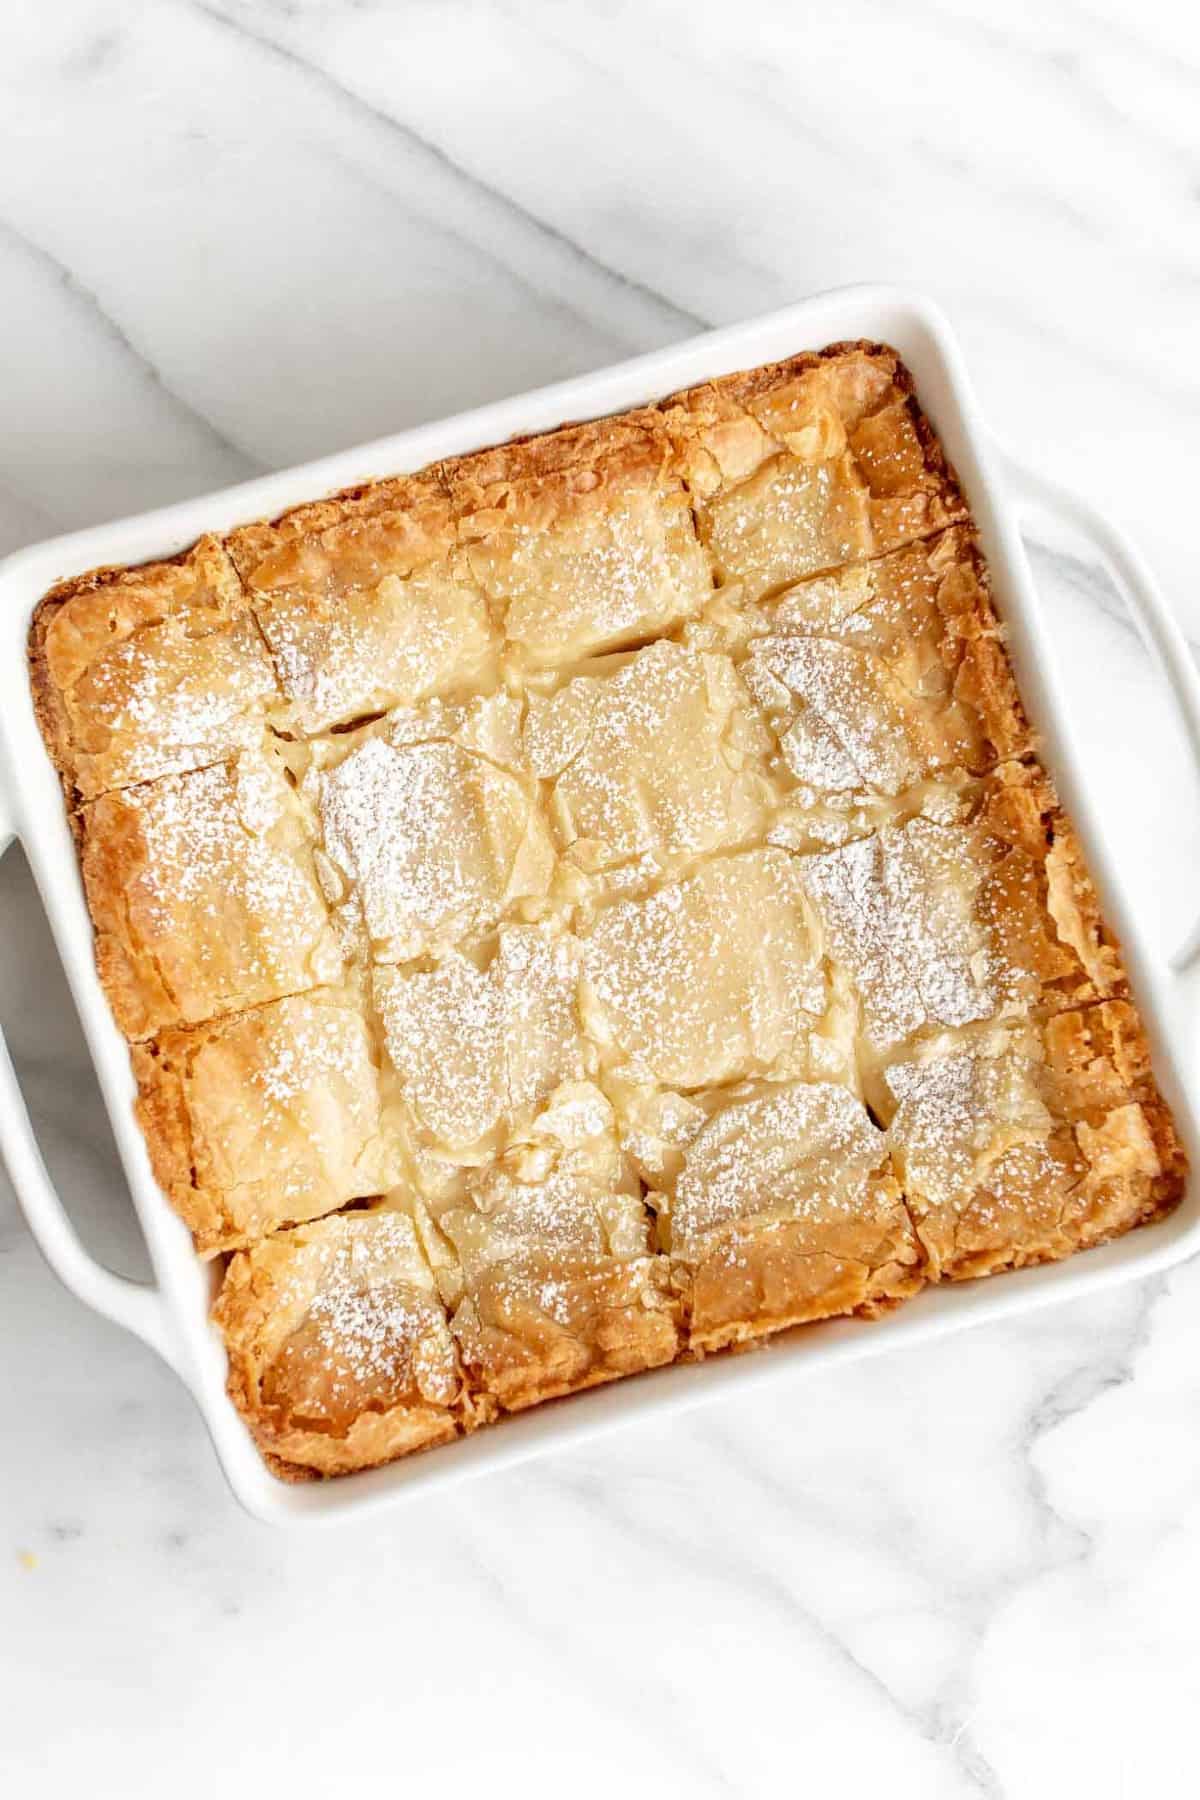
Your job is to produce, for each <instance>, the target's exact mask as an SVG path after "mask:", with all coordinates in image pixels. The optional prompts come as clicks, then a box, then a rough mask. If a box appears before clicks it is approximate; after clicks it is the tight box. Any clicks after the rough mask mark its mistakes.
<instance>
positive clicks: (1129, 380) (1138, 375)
mask: <svg viewBox="0 0 1200 1800" xmlns="http://www.w3.org/2000/svg"><path fill="white" fill-rule="evenodd" d="M974 309H975V313H976V316H977V317H978V318H979V319H981V320H987V319H994V320H997V321H999V323H1000V324H1001V325H1003V326H1005V327H1007V328H1008V329H1009V330H1016V331H1021V332H1024V333H1025V334H1026V335H1027V336H1029V337H1031V338H1033V337H1036V338H1038V339H1040V341H1041V343H1042V344H1043V346H1045V345H1047V344H1049V345H1052V346H1053V347H1054V348H1055V349H1056V350H1057V351H1059V352H1060V353H1061V354H1062V355H1063V356H1067V357H1070V359H1071V360H1072V361H1073V362H1076V363H1078V364H1081V365H1082V366H1083V367H1084V368H1086V369H1091V370H1092V371H1093V372H1094V373H1095V374H1097V375H1102V376H1103V377H1104V380H1105V381H1106V382H1111V383H1120V384H1121V386H1122V387H1132V388H1133V389H1134V390H1135V391H1136V393H1137V394H1138V396H1139V398H1142V399H1144V398H1145V396H1146V395H1147V394H1153V396H1154V398H1155V399H1156V400H1158V401H1161V403H1162V404H1163V406H1164V407H1169V408H1170V409H1171V413H1172V414H1173V415H1174V414H1178V413H1181V412H1182V413H1186V414H1187V415H1188V416H1189V417H1191V416H1194V415H1195V414H1197V413H1200V387H1198V386H1196V385H1195V384H1194V383H1193V384H1192V385H1191V386H1187V385H1185V384H1184V380H1183V376H1184V371H1183V370H1182V369H1180V368H1179V366H1178V364H1176V365H1175V366H1174V369H1173V373H1172V377H1171V379H1170V380H1169V381H1167V380H1165V379H1164V378H1163V377H1161V376H1158V375H1155V374H1153V373H1152V372H1151V371H1150V370H1149V369H1147V368H1146V367H1145V366H1143V365H1141V364H1139V365H1137V366H1134V365H1133V364H1132V363H1130V362H1129V361H1128V360H1127V359H1123V358H1122V357H1121V356H1120V355H1119V354H1117V355H1105V354H1104V352H1102V351H1101V350H1099V349H1097V348H1096V347H1095V346H1094V345H1092V344H1089V343H1087V342H1086V341H1085V340H1084V339H1083V337H1082V336H1081V335H1080V333H1079V332H1078V330H1076V329H1074V328H1072V329H1071V330H1066V329H1064V328H1063V327H1061V326H1056V325H1055V324H1054V323H1053V322H1052V320H1051V318H1050V317H1049V316H1048V315H1043V314H1037V313H1034V312H1031V311H1028V310H1027V309H1026V308H1025V307H1024V306H1021V305H1018V304H1017V302H1016V300H1015V299H1014V297H1013V295H1012V294H1009V295H1007V296H1006V297H1005V298H1004V299H1003V300H1001V299H1000V298H999V297H995V298H993V297H992V296H990V295H988V294H985V293H982V292H981V293H978V294H976V295H975V297H974Z"/></svg>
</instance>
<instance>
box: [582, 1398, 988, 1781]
mask: <svg viewBox="0 0 1200 1800" xmlns="http://www.w3.org/2000/svg"><path fill="white" fill-rule="evenodd" d="M706 1436H707V1438H708V1440H709V1441H710V1442H712V1443H715V1444H716V1445H717V1446H718V1449H719V1450H722V1451H723V1455H721V1456H720V1458H719V1460H720V1462H721V1463H722V1464H723V1466H725V1467H727V1468H730V1469H737V1470H738V1471H739V1473H741V1472H742V1471H744V1470H746V1469H747V1465H748V1459H747V1455H746V1447H745V1445H744V1443H743V1442H742V1441H741V1440H738V1441H737V1442H736V1443H734V1442H733V1441H732V1440H731V1439H730V1438H729V1437H728V1436H727V1435H726V1434H725V1433H724V1432H723V1431H722V1430H721V1428H720V1427H719V1426H718V1427H717V1428H716V1429H713V1428H712V1427H711V1426H710V1427H709V1429H708V1430H707V1432H706ZM750 1473H751V1474H752V1476H753V1481H754V1485H755V1488H756V1490H757V1491H758V1492H759V1493H760V1494H765V1495H766V1496H768V1497H770V1498H774V1499H775V1501H776V1502H777V1503H778V1504H779V1505H781V1506H782V1507H783V1508H784V1510H785V1511H787V1512H791V1511H794V1509H795V1504H796V1497H795V1495H794V1494H793V1493H791V1492H789V1491H788V1490H786V1489H784V1488H783V1487H781V1486H780V1485H779V1484H778V1483H777V1482H776V1481H775V1479H774V1476H773V1472H772V1471H771V1469H770V1466H769V1464H768V1463H766V1462H764V1461H763V1460H762V1459H758V1458H756V1459H755V1461H754V1464H753V1466H752V1468H751V1469H750ZM550 1475H551V1479H552V1480H553V1481H554V1482H555V1484H556V1485H557V1486H561V1487H565V1488H567V1489H568V1490H569V1491H570V1492H571V1493H572V1494H573V1495H574V1496H575V1498H576V1499H577V1500H578V1501H579V1502H581V1503H582V1504H584V1505H585V1506H589V1507H590V1509H591V1510H592V1511H593V1513H594V1515H595V1517H596V1518H597V1519H598V1520H600V1521H602V1522H603V1523H605V1524H608V1525H610V1526H611V1525H613V1524H615V1523H617V1522H622V1523H623V1524H624V1525H625V1527H626V1529H627V1531H628V1532H629V1534H630V1536H635V1537H636V1539H637V1541H638V1543H639V1544H641V1545H642V1546H646V1545H647V1544H650V1545H653V1546H654V1547H655V1548H656V1549H657V1550H658V1551H659V1553H660V1554H661V1555H663V1556H665V1557H667V1558H669V1559H670V1560H671V1561H673V1562H675V1563H677V1564H679V1565H680V1566H682V1567H683V1568H685V1569H686V1570H689V1571H691V1572H694V1573H698V1574H700V1575H702V1576H703V1577H704V1578H705V1579H706V1580H708V1581H713V1582H719V1583H720V1584H721V1585H722V1586H725V1587H731V1586H732V1587H734V1588H735V1589H736V1590H737V1591H738V1592H739V1593H742V1594H745V1593H753V1594H754V1595H756V1596H757V1598H758V1599H759V1600H760V1601H761V1602H762V1604H763V1605H764V1606H765V1607H767V1608H768V1609H769V1610H770V1611H772V1612H774V1613H775V1614H777V1615H783V1617H784V1618H786V1619H789V1620H791V1621H792V1622H793V1623H796V1624H799V1625H801V1626H802V1627H803V1628H804V1629H805V1631H806V1632H807V1633H808V1634H809V1636H810V1637H812V1638H814V1639H815V1640H816V1642H817V1644H818V1645H819V1647H820V1648H821V1649H823V1650H825V1651H828V1652H829V1653H831V1654H832V1655H833V1656H834V1657H835V1658H836V1659H837V1661H838V1662H840V1663H841V1664H842V1665H843V1667H845V1668H846V1669H847V1671H848V1672H849V1673H851V1674H852V1675H853V1676H854V1677H855V1678H856V1679H857V1680H859V1681H861V1682H862V1683H863V1684H864V1685H865V1686H866V1687H867V1688H868V1689H869V1690H870V1692H871V1693H872V1694H874V1696H875V1697H876V1698H877V1699H879V1700H881V1701H883V1703H884V1704H885V1705H886V1706H887V1707H888V1708H889V1710H891V1711H892V1712H894V1713H895V1714H896V1715H897V1716H898V1717H899V1719H900V1720H901V1722H902V1723H903V1724H904V1725H906V1726H909V1727H911V1728H912V1729H914V1730H916V1731H917V1732H918V1733H919V1734H920V1736H921V1737H922V1738H924V1739H925V1740H926V1742H928V1743H929V1744H930V1745H931V1746H932V1747H933V1748H934V1749H935V1750H945V1751H948V1752H949V1753H950V1755H951V1758H952V1760H953V1762H954V1763H955V1764H956V1765H957V1767H958V1769H959V1771H960V1772H961V1774H962V1775H963V1777H964V1779H965V1780H966V1781H968V1782H969V1784H970V1786H971V1788H972V1790H973V1791H974V1792H975V1793H978V1794H981V1795H983V1796H985V1800H1002V1790H1001V1789H1000V1787H999V1785H998V1783H997V1781H996V1778H995V1774H994V1771H993V1770H992V1769H991V1768H990V1766H989V1765H988V1763H987V1760H986V1758H984V1757H983V1756H982V1755H981V1754H980V1753H979V1752H977V1751H976V1750H975V1749H974V1747H973V1746H972V1745H971V1744H969V1743H968V1742H966V1741H965V1740H964V1736H963V1734H958V1739H957V1741H951V1740H950V1739H949V1738H948V1737H947V1736H946V1735H945V1734H944V1733H942V1732H940V1731H939V1730H938V1729H937V1720H936V1718H935V1717H932V1716H930V1715H929V1714H928V1713H927V1712H926V1711H925V1709H923V1708H913V1707H910V1706H909V1705H907V1704H906V1703H905V1702H904V1701H903V1700H902V1699H901V1698H900V1696H899V1695H897V1694H896V1693H895V1692H894V1690H893V1689H892V1688H890V1687H889V1686H888V1684H887V1682H886V1681H884V1680H883V1679H882V1677H881V1676H880V1675H878V1674H877V1673H876V1671H875V1670H874V1669H872V1668H871V1666H870V1665H869V1663H866V1662H864V1661H863V1659H862V1658H861V1657H860V1656H859V1655H858V1654H857V1653H856V1652H855V1651H854V1649H853V1648H852V1647H851V1645H850V1644H848V1643H847V1642H846V1640H845V1639H844V1638H843V1637H841V1636H839V1634H838V1633H837V1632H836V1631H835V1630H834V1629H833V1628H832V1627H831V1626H830V1625H829V1624H828V1623H827V1622H826V1621H825V1620H824V1619H822V1618H821V1617H820V1616H819V1615H818V1614H817V1613H816V1612H814V1611H813V1609H812V1608H811V1607H810V1606H807V1605H806V1604H805V1603H804V1601H803V1600H802V1599H801V1598H800V1596H799V1594H798V1593H797V1592H796V1591H795V1590H794V1588H792V1587H791V1586H789V1585H785V1583H784V1582H783V1581H781V1580H780V1579H779V1576H778V1573H777V1572H776V1571H775V1570H773V1569H772V1568H770V1567H768V1566H766V1565H764V1564H763V1563H762V1562H760V1561H759V1560H758V1559H757V1558H755V1557H754V1556H752V1555H751V1554H750V1550H749V1546H748V1544H747V1541H746V1539H745V1538H744V1537H742V1536H739V1538H738V1539H737V1542H736V1544H735V1543H734V1542H733V1541H732V1540H730V1539H729V1538H725V1539H724V1540H723V1541H722V1544H721V1555H720V1558H719V1559H717V1558H714V1559H712V1560H706V1561H705V1562H703V1563H702V1564H701V1563H699V1562H698V1561H697V1559H696V1557H695V1555H694V1554H693V1553H692V1552H690V1551H689V1549H688V1547H687V1546H686V1545H685V1544H684V1543H683V1542H682V1541H681V1539H680V1537H679V1535H678V1534H677V1533H672V1532H671V1531H669V1530H667V1529H666V1528H665V1527H664V1526H660V1525H659V1524H657V1523H656V1522H655V1521H653V1520H650V1519H648V1518H647V1517H646V1516H645V1515H644V1514H639V1515H638V1516H637V1517H633V1516H631V1515H630V1513H629V1511H628V1509H627V1508H626V1507H625V1505H624V1504H623V1502H622V1499H621V1496H620V1494H619V1492H618V1491H617V1489H616V1488H615V1486H614V1485H613V1484H607V1485H606V1486H605V1488H604V1490H603V1493H600V1492H597V1491H596V1489H595V1486H594V1484H592V1483H589V1482H587V1481H586V1480H582V1481H581V1480H580V1479H579V1477H578V1476H572V1475H571V1474H570V1473H568V1472H565V1471H564V1470H563V1469H552V1470H551V1471H550Z"/></svg>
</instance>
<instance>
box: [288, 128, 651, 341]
mask: <svg viewBox="0 0 1200 1800" xmlns="http://www.w3.org/2000/svg"><path fill="white" fill-rule="evenodd" d="M322 155H323V156H324V157H325V158H326V160H327V161H329V162H331V163H333V164H334V165H335V167H337V168H340V169H344V170H345V171H346V173H347V174H349V175H352V176H353V178H354V180H355V181H357V182H358V183H359V184H360V185H361V186H363V187H366V188H369V189H370V190H371V191H372V192H374V193H376V194H381V195H383V196H384V197H385V198H386V199H387V200H395V199H396V197H397V195H396V190H395V189H394V188H392V187H391V186H389V184H388V183H387V182H386V181H382V180H381V179H380V178H379V176H378V175H376V174H374V173H373V172H371V171H369V170H367V169H364V168H363V167H362V165H361V164H360V163H357V162H354V161H353V160H352V159H351V158H350V157H348V156H344V155H341V154H339V152H337V151H336V150H332V149H331V148H330V147H329V146H328V145H324V146H323V147H322ZM420 217H421V226H422V229H423V230H424V231H426V232H428V234H429V236H430V237H431V238H435V239H440V240H441V241H442V242H443V243H446V244H451V245H453V246H454V247H455V249H458V250H465V251H467V252H469V253H470V254H471V255H472V256H474V257H476V258H477V259H478V260H479V261H480V262H482V263H484V264H485V265H486V266H487V267H488V268H489V269H494V270H495V271H497V272H498V273H499V274H500V275H501V276H503V278H504V279H505V280H506V281H507V282H508V283H509V284H510V286H511V287H512V288H513V290H514V291H515V292H516V293H518V294H523V295H525V296H527V297H528V298H529V299H530V300H532V301H533V302H534V304H535V306H536V308H537V310H538V311H539V312H540V313H543V314H545V313H557V314H558V315H559V317H561V318H564V319H572V320H575V321H576V322H577V323H579V324H582V325H585V326H586V327H587V329H588V332H589V333H590V334H591V335H592V337H594V338H598V339H599V340H600V341H602V342H603V341H606V342H608V343H609V344H611V345H612V347H613V349H614V351H615V352H616V354H617V355H618V356H624V355H626V354H628V343H627V340H625V339H623V338H621V337H620V336H619V335H618V334H617V333H616V331H615V330H612V329H609V330H605V328H604V327H603V326H602V325H598V324H597V321H596V319H595V317H594V316H593V315H592V314H591V313H589V312H588V311H586V310H585V308H583V307H582V306H577V305H576V304H574V302H573V301H572V300H571V299H570V298H569V297H568V296H567V295H566V294H564V293H555V294H551V293H548V292H547V290H546V289H545V288H544V287H539V286H538V285H537V284H536V282H534V281H531V280H529V279H527V278H526V276H524V275H523V274H522V273H521V270H520V269H519V268H518V267H516V265H515V264H514V263H512V262H506V261H505V260H504V259H503V258H502V257H500V256H498V255H497V254H496V253H495V251H494V250H493V249H492V248H491V247H490V246H488V245H486V244H481V243H480V241H479V239H478V238H477V237H476V238H473V237H471V236H470V235H469V234H468V233H467V232H465V231H459V230H456V229H455V227H454V226H453V225H451V224H450V223H449V222H448V220H447V219H445V218H444V217H439V216H438V215H437V214H436V213H435V212H433V211H426V210H422V212H421V215H420Z"/></svg>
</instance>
